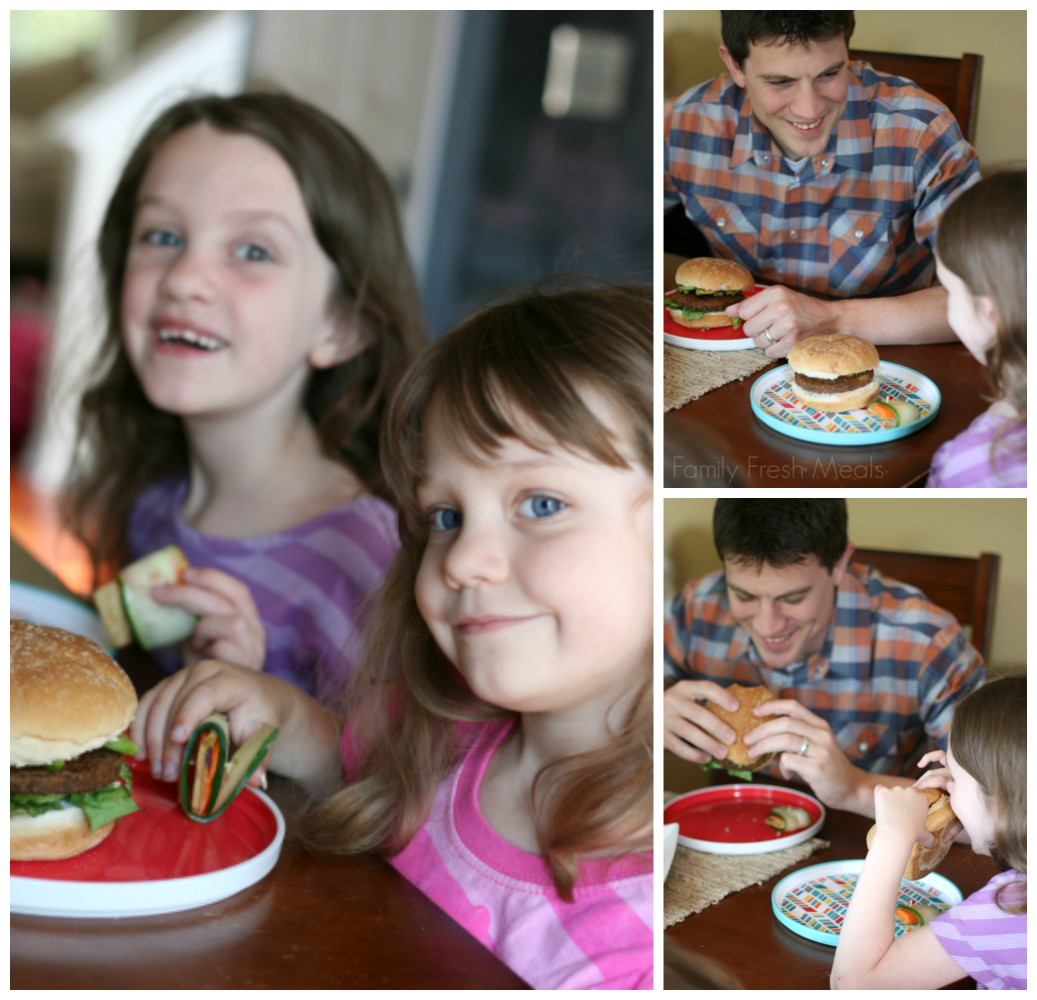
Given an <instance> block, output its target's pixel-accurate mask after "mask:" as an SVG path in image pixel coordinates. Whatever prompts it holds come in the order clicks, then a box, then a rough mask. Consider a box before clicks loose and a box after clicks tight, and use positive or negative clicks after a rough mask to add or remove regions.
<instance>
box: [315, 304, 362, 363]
mask: <svg viewBox="0 0 1037 1000" xmlns="http://www.w3.org/2000/svg"><path fill="white" fill-rule="evenodd" d="M370 345H371V334H370V332H369V331H368V330H367V329H366V327H365V326H364V324H363V322H362V321H361V320H360V318H359V317H358V318H356V319H351V318H347V317H345V316H340V317H338V318H337V319H335V321H334V322H333V323H332V324H331V326H330V327H329V329H328V332H327V334H326V335H325V336H324V337H323V338H322V339H321V340H320V342H319V343H318V344H317V345H316V346H315V347H314V348H313V350H311V351H310V364H311V365H312V366H313V367H314V368H334V366H335V365H340V364H342V363H343V362H344V361H349V360H350V358H355V357H356V356H357V355H358V354H360V353H361V352H362V351H364V350H365V349H366V348H368V347H370Z"/></svg>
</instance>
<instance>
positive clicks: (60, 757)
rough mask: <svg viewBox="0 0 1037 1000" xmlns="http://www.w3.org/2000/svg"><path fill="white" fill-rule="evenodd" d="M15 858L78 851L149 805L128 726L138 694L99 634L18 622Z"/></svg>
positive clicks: (14, 633)
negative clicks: (139, 789) (136, 783)
mask: <svg viewBox="0 0 1037 1000" xmlns="http://www.w3.org/2000/svg"><path fill="white" fill-rule="evenodd" d="M10 673H11V860H12V861H42V860H49V861H53V860H60V859H62V858H71V857H73V856H74V855H76V854H82V853H83V851H86V850H89V849H90V848H92V847H95V846H96V845H97V844H99V843H100V842H101V841H102V840H104V839H105V837H107V836H108V835H109V834H110V833H111V832H112V829H113V827H114V825H115V821H116V820H117V819H119V818H120V817H122V816H126V815H128V814H129V813H132V812H136V811H137V809H138V808H139V806H137V805H136V803H134V801H133V799H132V798H131V796H130V771H129V767H128V766H127V765H126V762H125V761H124V760H123V757H122V755H123V754H128V753H136V752H137V747H136V745H135V744H133V743H131V742H130V741H129V740H128V739H126V738H125V737H124V736H123V733H124V732H125V730H126V727H127V726H128V725H129V724H130V721H131V720H132V719H133V716H134V714H135V713H136V711H137V695H136V692H135V691H134V690H133V685H132V684H131V683H130V679H129V678H128V677H127V676H126V674H125V673H124V672H123V670H122V668H121V667H120V666H119V665H118V664H117V663H116V662H115V661H114V660H113V659H112V658H111V657H110V656H109V655H108V654H107V653H106V652H105V651H104V650H103V649H101V647H100V646H98V645H97V643H95V642H91V641H90V640H89V639H85V638H83V637H82V636H78V635H73V634H72V633H71V632H65V631H63V630H62V629H57V628H50V627H48V626H46V625H36V624H34V623H31V622H23V621H12V622H11V671H10Z"/></svg>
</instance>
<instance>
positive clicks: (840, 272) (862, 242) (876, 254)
mask: <svg viewBox="0 0 1037 1000" xmlns="http://www.w3.org/2000/svg"><path fill="white" fill-rule="evenodd" d="M895 274H896V244H895V242H894V240H893V219H892V216H889V215H886V214H884V213H882V212H862V211H857V210H853V209H847V210H839V209H836V208H833V209H832V210H831V211H830V213H829V217H828V287H829V289H830V290H831V292H832V293H833V294H835V295H852V296H854V297H857V298H859V297H862V296H864V295H869V294H870V293H871V292H873V291H875V290H876V289H877V288H878V287H879V286H880V285H882V284H883V283H884V282H886V281H888V280H889V279H890V278H891V277H893V276H894V275H895Z"/></svg>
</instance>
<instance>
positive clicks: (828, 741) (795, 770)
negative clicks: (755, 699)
mask: <svg viewBox="0 0 1037 1000" xmlns="http://www.w3.org/2000/svg"><path fill="white" fill-rule="evenodd" d="M753 714H754V715H757V716H760V717H764V716H768V715H771V716H774V718H772V719H770V720H768V721H767V722H764V723H761V724H760V725H759V726H757V727H756V728H755V729H750V730H749V732H748V733H746V735H745V736H744V737H743V739H744V740H745V744H746V746H747V747H749V750H750V753H751V754H752V756H753V757H759V756H761V755H762V754H765V753H777V754H781V756H780V757H779V758H778V763H779V766H780V768H781V776H782V777H783V778H785V779H789V778H791V777H792V776H793V775H798V776H799V777H800V778H801V779H802V780H803V781H805V782H806V783H807V784H808V785H809V786H810V788H811V789H812V791H813V792H814V794H815V795H816V796H817V797H818V798H819V799H820V800H821V801H822V802H823V803H824V804H825V805H826V806H829V807H830V808H832V809H849V810H852V811H854V812H859V811H860V809H859V808H856V801H855V800H856V799H857V796H858V790H859V787H860V784H861V781H862V779H864V778H865V777H866V775H865V772H864V771H861V770H860V768H857V767H854V766H853V765H852V764H851V763H850V759H849V758H848V757H847V756H846V754H845V753H843V750H842V748H841V747H840V746H839V744H838V743H837V742H836V739H835V735H834V734H833V733H832V730H831V727H830V726H829V725H828V723H827V722H826V721H825V720H824V719H822V718H820V717H819V716H817V715H814V713H813V712H811V711H810V710H809V709H807V708H804V707H803V706H802V705H801V704H800V703H799V702H798V701H793V700H792V699H788V698H786V699H778V700H776V701H768V702H764V704H762V705H759V706H758V707H757V708H755V709H754V710H753ZM804 741H805V742H804ZM804 747H805V752H804V753H802V754H801V753H800V751H801V750H803V749H804Z"/></svg>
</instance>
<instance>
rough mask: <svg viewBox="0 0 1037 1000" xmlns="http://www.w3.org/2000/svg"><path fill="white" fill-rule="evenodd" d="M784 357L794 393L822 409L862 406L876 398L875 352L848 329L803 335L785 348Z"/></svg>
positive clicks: (800, 399)
mask: <svg viewBox="0 0 1037 1000" xmlns="http://www.w3.org/2000/svg"><path fill="white" fill-rule="evenodd" d="M785 360H786V361H788V363H789V365H790V366H791V368H792V370H793V371H794V372H795V375H794V376H793V378H792V391H793V392H794V393H795V394H796V397H797V398H798V399H799V401H800V402H801V403H806V405H807V406H811V407H813V408H814V409H815V410H820V411H821V412H822V413H844V412H846V411H847V410H857V409H862V408H863V407H865V406H868V405H869V404H871V403H874V402H875V400H876V399H878V398H879V380H878V378H876V376H875V369H876V368H877V367H878V364H879V352H878V351H876V350H875V345H874V344H872V343H870V342H869V341H867V340H861V338H860V337H853V336H851V335H850V334H848V333H825V334H822V335H821V336H818V337H807V339H806V340H801V341H799V343H797V344H793V345H792V347H790V348H789V353H788V357H787V358H786V359H785Z"/></svg>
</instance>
